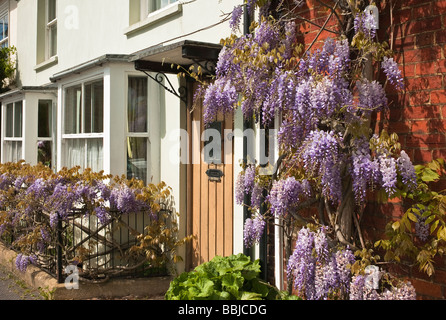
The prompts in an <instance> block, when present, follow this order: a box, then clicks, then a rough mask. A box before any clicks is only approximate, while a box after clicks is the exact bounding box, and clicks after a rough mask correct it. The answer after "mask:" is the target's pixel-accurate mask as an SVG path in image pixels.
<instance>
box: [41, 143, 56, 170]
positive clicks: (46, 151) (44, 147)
mask: <svg viewBox="0 0 446 320" xmlns="http://www.w3.org/2000/svg"><path fill="white" fill-rule="evenodd" d="M52 145H53V144H52V142H51V141H39V142H38V144H37V162H40V163H42V164H44V165H46V166H47V167H50V168H51V162H52V158H53V150H52V149H53V148H52Z"/></svg>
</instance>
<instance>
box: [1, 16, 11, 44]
mask: <svg viewBox="0 0 446 320" xmlns="http://www.w3.org/2000/svg"><path fill="white" fill-rule="evenodd" d="M0 21H6V22H7V24H8V31H7V32H6V35H5V32H4V24H3V28H2V35H1V36H4V38H3V39H1V40H0V48H4V47H9V26H10V23H9V10H4V11H3V12H0ZM5 44H6V45H5Z"/></svg>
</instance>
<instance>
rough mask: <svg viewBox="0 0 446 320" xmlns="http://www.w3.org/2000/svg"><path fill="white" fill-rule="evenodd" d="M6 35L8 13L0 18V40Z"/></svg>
mask: <svg viewBox="0 0 446 320" xmlns="http://www.w3.org/2000/svg"><path fill="white" fill-rule="evenodd" d="M7 37H8V15H5V16H2V17H1V18H0V41H1V40H3V39H5V38H7Z"/></svg>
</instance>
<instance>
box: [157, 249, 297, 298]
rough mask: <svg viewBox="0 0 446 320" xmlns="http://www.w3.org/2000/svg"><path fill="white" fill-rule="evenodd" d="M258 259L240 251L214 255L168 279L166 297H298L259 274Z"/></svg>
mask: <svg viewBox="0 0 446 320" xmlns="http://www.w3.org/2000/svg"><path fill="white" fill-rule="evenodd" d="M259 275H260V262H259V261H258V260H256V261H251V259H250V258H249V257H247V256H245V255H243V254H238V255H232V256H229V257H220V256H217V257H215V258H214V259H212V260H211V261H209V262H206V263H203V264H202V265H200V266H198V267H196V268H195V270H193V271H191V272H184V273H182V274H181V275H180V276H179V277H177V278H176V279H174V280H173V281H172V282H171V283H170V287H169V290H168V291H167V293H166V295H165V299H166V300H282V299H298V298H297V297H294V296H289V295H288V294H287V293H285V292H281V291H279V290H278V289H277V288H275V287H273V286H271V285H269V284H267V283H266V282H264V281H262V280H261V279H260V278H259Z"/></svg>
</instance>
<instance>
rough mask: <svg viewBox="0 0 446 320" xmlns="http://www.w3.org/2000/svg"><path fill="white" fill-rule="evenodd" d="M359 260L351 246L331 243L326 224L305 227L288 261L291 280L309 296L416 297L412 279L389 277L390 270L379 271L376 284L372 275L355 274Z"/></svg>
mask: <svg viewBox="0 0 446 320" xmlns="http://www.w3.org/2000/svg"><path fill="white" fill-rule="evenodd" d="M355 261H356V259H355V255H354V254H353V252H352V251H351V250H350V249H348V248H347V249H346V248H344V249H341V250H337V249H336V248H333V247H331V246H330V244H329V239H328V237H327V233H326V229H325V228H323V227H322V228H320V229H318V230H317V231H312V230H310V229H308V228H302V229H301V230H300V231H299V233H298V238H297V241H296V247H295V250H294V252H293V254H292V256H291V257H290V259H289V262H288V267H287V276H288V280H289V281H293V286H294V289H295V290H297V292H298V293H299V294H300V295H301V296H304V297H305V298H306V299H308V300H326V299H349V300H415V299H416V294H415V289H414V287H413V286H412V285H411V284H410V283H409V282H403V281H398V280H396V279H391V280H393V281H389V280H390V275H389V274H387V273H382V274H381V272H380V271H378V272H377V273H378V274H379V277H378V278H377V279H376V286H375V283H374V280H375V279H373V276H372V275H370V274H354V273H353V272H352V265H353V264H354V263H355ZM378 274H377V275H378ZM387 278H389V279H387ZM385 280H387V281H385Z"/></svg>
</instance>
